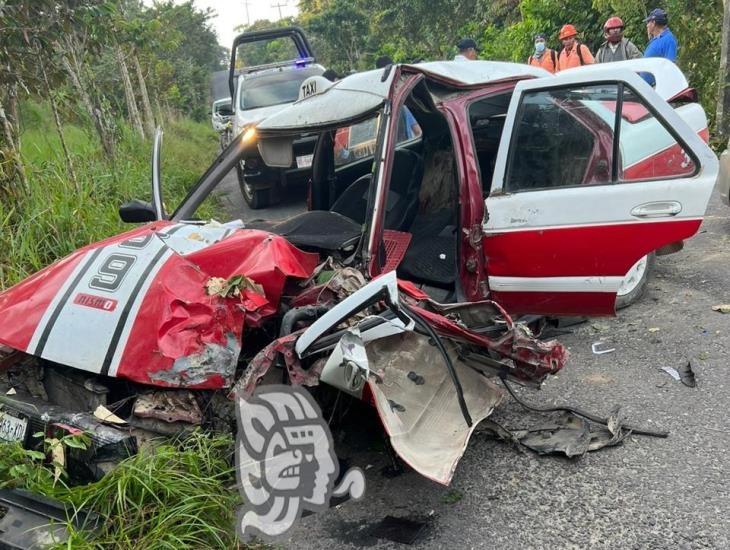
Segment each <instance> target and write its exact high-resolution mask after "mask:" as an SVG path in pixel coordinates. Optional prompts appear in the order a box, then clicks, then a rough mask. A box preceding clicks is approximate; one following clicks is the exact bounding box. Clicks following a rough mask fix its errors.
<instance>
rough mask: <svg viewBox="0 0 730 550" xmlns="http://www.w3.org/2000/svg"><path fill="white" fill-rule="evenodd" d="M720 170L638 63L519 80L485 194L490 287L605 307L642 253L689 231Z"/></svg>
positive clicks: (565, 304) (602, 311)
mask: <svg viewBox="0 0 730 550" xmlns="http://www.w3.org/2000/svg"><path fill="white" fill-rule="evenodd" d="M701 115H702V116H704V113H701ZM717 173H718V162H717V158H716V157H715V155H714V153H713V152H712V150H711V149H710V148H709V147H708V146H707V145H706V144H705V143H704V142H703V140H702V139H701V138H700V137H699V136H698V135H697V130H693V129H692V128H691V127H690V125H689V124H688V123H687V122H685V121H684V120H682V118H680V117H679V116H678V115H677V113H676V112H675V111H674V110H673V109H672V107H671V106H670V105H669V104H668V103H667V102H666V101H665V100H664V99H663V98H662V97H661V96H660V95H659V94H657V92H655V91H654V90H653V89H652V88H651V87H650V86H649V85H648V84H646V83H645V82H644V80H643V79H641V78H640V77H639V76H638V75H637V74H636V73H635V72H632V71H630V70H628V69H622V68H613V67H601V66H591V67H590V68H588V69H587V70H574V71H566V72H565V73H564V74H559V75H557V76H555V77H550V78H541V79H535V80H526V81H522V82H520V83H518V84H517V86H516V87H515V91H514V94H513V96H512V99H511V102H510V106H509V110H508V113H507V118H506V121H505V126H504V131H503V133H502V137H501V140H500V147H499V152H498V155H497V159H496V164H495V171H494V178H493V182H492V186H491V190H490V194H489V196H488V197H487V199H486V213H485V222H484V248H485V254H486V257H487V262H486V269H487V275H488V280H489V287H490V292H491V295H492V296H493V297H494V298H495V299H496V300H497V301H498V302H500V303H501V304H502V305H503V306H504V307H506V308H507V309H508V310H509V311H511V312H515V313H538V314H550V315H611V314H613V313H614V303H615V299H616V292H617V290H618V289H619V287H620V285H621V282H622V280H623V277H624V275H625V274H626V273H627V272H628V271H629V269H630V268H631V267H632V266H633V265H634V264H635V263H636V262H637V261H638V260H639V259H641V258H642V257H643V256H645V255H646V254H648V253H650V252H652V251H654V250H657V249H659V248H661V247H663V246H666V245H669V244H672V243H676V242H679V241H683V240H684V239H687V238H689V237H691V236H692V235H694V234H695V233H696V232H697V230H698V228H699V226H700V224H701V223H702V218H703V216H704V213H705V209H706V207H707V203H708V201H709V198H710V195H711V193H712V189H713V186H714V184H715V180H716V178H717Z"/></svg>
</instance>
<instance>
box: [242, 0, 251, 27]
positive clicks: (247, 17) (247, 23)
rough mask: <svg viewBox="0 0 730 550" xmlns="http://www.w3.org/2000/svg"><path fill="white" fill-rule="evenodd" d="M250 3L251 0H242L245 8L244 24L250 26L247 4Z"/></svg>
mask: <svg viewBox="0 0 730 550" xmlns="http://www.w3.org/2000/svg"><path fill="white" fill-rule="evenodd" d="M250 3H251V0H243V7H244V8H246V26H247V27H250V26H251V17H250V16H249V15H248V5H249V4H250Z"/></svg>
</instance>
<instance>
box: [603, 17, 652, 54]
mask: <svg viewBox="0 0 730 550" xmlns="http://www.w3.org/2000/svg"><path fill="white" fill-rule="evenodd" d="M603 37H604V38H605V39H606V41H605V42H604V43H603V44H601V47H600V48H598V52H597V53H596V63H611V62H612V61H626V60H627V59H637V58H639V57H641V56H642V54H641V50H639V48H637V47H636V46H635V45H634V43H633V42H631V40H629V39H628V38H625V37H624V22H623V21H622V20H621V18H620V17H616V16H615V15H614V16H613V17H609V18H608V20H607V21H606V23H605V24H604V25H603Z"/></svg>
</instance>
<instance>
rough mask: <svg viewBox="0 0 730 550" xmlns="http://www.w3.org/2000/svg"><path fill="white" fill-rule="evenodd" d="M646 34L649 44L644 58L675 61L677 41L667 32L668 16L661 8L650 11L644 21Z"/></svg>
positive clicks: (670, 32)
mask: <svg viewBox="0 0 730 550" xmlns="http://www.w3.org/2000/svg"><path fill="white" fill-rule="evenodd" d="M644 21H645V22H646V32H647V34H648V35H649V44H648V45H647V46H646V51H645V52H644V57H663V58H664V59H669V61H675V62H676V61H677V39H676V38H675V37H674V35H673V34H672V31H670V30H669V27H668V25H669V16H668V15H667V12H665V11H664V10H663V9H661V8H656V9H654V10H651V13H650V14H649V15H648V16H647V18H646V19H644Z"/></svg>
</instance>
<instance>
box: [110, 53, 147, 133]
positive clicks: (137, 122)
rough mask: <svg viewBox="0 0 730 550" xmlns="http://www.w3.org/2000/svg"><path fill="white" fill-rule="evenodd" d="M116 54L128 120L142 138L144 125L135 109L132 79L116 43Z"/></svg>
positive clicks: (135, 101)
mask: <svg viewBox="0 0 730 550" xmlns="http://www.w3.org/2000/svg"><path fill="white" fill-rule="evenodd" d="M116 54H117V62H118V63H119V71H120V72H121V73H122V84H124V96H125V97H126V99H127V110H128V111H129V121H130V122H131V123H132V126H134V128H135V130H137V131H138V132H139V135H140V136H142V138H143V139H144V127H143V126H142V120H141V119H140V118H139V110H138V109H137V100H136V99H135V97H134V90H133V89H132V81H131V80H130V79H129V71H128V70H127V63H126V62H125V61H124V52H123V51H122V47H121V46H120V45H118V44H117V50H116Z"/></svg>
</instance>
